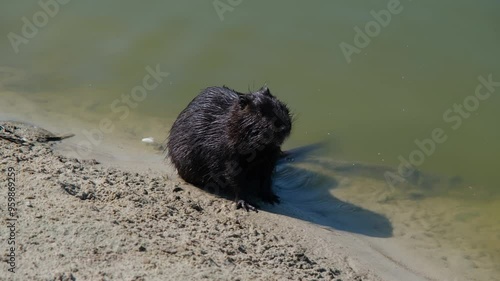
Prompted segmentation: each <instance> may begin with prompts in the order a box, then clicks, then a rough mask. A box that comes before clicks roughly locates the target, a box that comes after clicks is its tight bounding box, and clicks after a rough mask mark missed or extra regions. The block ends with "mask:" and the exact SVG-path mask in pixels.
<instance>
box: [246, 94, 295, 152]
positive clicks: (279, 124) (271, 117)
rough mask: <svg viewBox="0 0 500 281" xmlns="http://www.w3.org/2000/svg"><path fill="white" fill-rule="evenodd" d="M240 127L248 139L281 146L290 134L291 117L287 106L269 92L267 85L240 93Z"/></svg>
mask: <svg viewBox="0 0 500 281" xmlns="http://www.w3.org/2000/svg"><path fill="white" fill-rule="evenodd" d="M238 107H239V115H240V116H243V117H244V118H242V119H241V120H240V122H241V123H240V126H241V127H240V128H241V129H242V130H243V132H242V133H243V134H245V136H246V138H245V139H247V140H248V141H251V142H256V143H259V144H262V145H275V146H281V144H282V143H283V142H284V140H285V139H286V138H287V137H288V136H289V135H290V131H291V129H292V118H291V115H290V111H289V109H288V107H287V106H286V105H285V104H284V103H282V102H281V101H279V100H278V99H277V98H276V97H275V96H273V95H272V94H271V92H270V91H269V89H268V88H267V87H262V88H261V89H260V90H258V91H256V92H253V93H249V94H241V95H240V96H239V101H238Z"/></svg>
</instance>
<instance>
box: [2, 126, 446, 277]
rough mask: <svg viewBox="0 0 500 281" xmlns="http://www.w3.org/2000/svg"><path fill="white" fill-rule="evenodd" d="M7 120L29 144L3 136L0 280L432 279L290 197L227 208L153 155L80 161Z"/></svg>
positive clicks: (427, 270) (62, 145) (427, 271)
mask: <svg viewBox="0 0 500 281" xmlns="http://www.w3.org/2000/svg"><path fill="white" fill-rule="evenodd" d="M0 123H2V122H0ZM3 123H4V122H3ZM4 124H5V123H4ZM6 127H7V128H8V129H9V130H10V131H13V132H15V133H16V134H17V135H19V136H26V137H27V138H28V142H29V144H27V143H24V144H22V143H21V144H20V143H15V142H13V141H12V140H7V139H5V138H0V159H1V160H0V169H1V172H0V173H1V174H0V186H1V195H0V197H1V198H2V202H3V203H2V204H1V205H0V212H1V216H2V221H6V219H7V218H8V217H9V213H8V212H7V207H6V206H7V184H6V183H7V170H8V169H9V167H12V168H14V169H15V173H16V192H15V199H16V202H17V207H18V209H17V221H16V236H15V241H16V249H15V255H16V264H15V266H16V268H15V272H16V273H11V272H9V271H8V269H9V267H10V266H9V264H8V263H7V261H8V257H7V256H6V255H7V254H8V253H9V250H8V246H7V243H6V242H5V241H6V237H8V236H9V232H8V231H9V230H8V229H7V227H5V226H4V227H2V228H1V229H0V237H2V241H3V243H2V245H3V246H2V247H3V249H2V253H5V255H2V256H3V257H2V259H3V261H4V262H3V263H1V266H0V272H1V274H0V279H2V280H356V281H360V280H439V279H440V278H439V277H438V278H436V277H435V276H437V275H436V274H435V273H433V272H432V270H431V268H427V267H426V268H425V269H422V270H420V271H418V270H415V269H413V268H410V267H409V266H408V264H406V265H405V264H402V263H400V262H397V260H395V259H394V257H388V256H386V255H384V254H383V252H382V251H379V250H377V249H375V248H374V247H373V246H372V245H370V244H369V243H367V242H366V241H365V240H364V239H361V238H360V237H359V236H358V235H354V234H351V233H349V232H343V231H337V230H333V229H331V228H329V227H325V226H319V225H317V224H314V223H311V222H308V221H307V220H304V219H296V218H297V217H300V216H298V215H296V214H294V213H293V211H292V210H291V209H290V208H288V207H289V206H290V204H289V203H287V202H284V203H283V204H281V205H280V206H276V207H268V206H264V210H262V211H260V212H259V213H247V212H245V211H242V210H235V209H234V204H233V203H232V202H230V201H228V200H226V199H222V198H218V197H216V196H214V195H211V194H207V193H205V192H203V191H201V190H199V189H197V188H195V187H193V186H190V185H188V184H186V183H184V182H182V180H180V179H179V178H178V177H177V176H176V175H175V172H174V171H173V169H172V167H171V166H169V165H168V163H165V162H163V161H161V159H162V156H161V155H155V156H152V155H154V153H150V155H149V154H148V153H144V151H143V152H142V153H143V159H145V160H144V162H141V163H137V162H123V161H122V162H121V163H119V162H118V161H116V159H118V160H119V159H123V157H121V158H120V157H118V158H117V157H115V156H116V155H114V153H116V151H114V150H112V149H113V147H111V146H104V145H103V146H101V149H102V150H104V151H106V150H108V152H109V151H111V152H109V154H105V153H101V154H95V155H91V156H92V157H90V158H89V159H77V158H74V157H70V156H66V155H64V154H65V153H64V152H65V151H68V150H71V149H68V147H69V148H70V147H71V146H74V145H75V144H74V143H72V140H71V139H68V140H63V141H62V143H59V142H58V143H52V144H50V143H40V142H38V141H36V134H33V132H38V131H39V129H37V128H35V127H29V126H18V128H15V127H14V126H6ZM61 133H63V132H61ZM5 134H7V133H5ZM115 149H116V148H115ZM124 151H130V153H137V155H139V154H140V153H139V152H133V151H132V150H128V149H127V148H122V153H123V152H124ZM66 154H67V153H66ZM106 155H108V156H109V155H113V157H105V156H106ZM92 158H97V159H98V161H99V162H98V161H96V160H93V159H92ZM103 159H104V160H110V159H114V160H115V161H103ZM148 161H150V163H149V164H148ZM100 162H103V163H100ZM124 163H125V164H124ZM294 217H296V218H294ZM381 239H383V238H381ZM422 271H424V272H425V274H424V273H422ZM441 280H444V279H441Z"/></svg>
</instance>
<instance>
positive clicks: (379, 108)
mask: <svg viewBox="0 0 500 281" xmlns="http://www.w3.org/2000/svg"><path fill="white" fill-rule="evenodd" d="M40 3H42V4H40ZM40 3H38V2H36V1H16V2H15V3H14V2H13V1H11V2H9V3H2V4H0V5H1V7H2V8H1V9H0V35H1V37H0V50H1V52H0V98H1V97H2V95H6V92H10V93H16V95H19V97H22V98H25V99H28V100H31V101H34V102H36V104H37V105H39V108H41V109H43V110H44V111H46V112H50V113H53V114H63V115H66V116H68V117H71V118H76V119H79V120H82V121H84V122H87V123H89V124H94V128H97V129H100V130H101V131H105V130H102V128H101V127H102V126H104V127H109V126H106V124H101V121H102V120H103V119H104V118H107V119H106V120H107V121H109V122H110V123H111V124H112V125H113V127H112V128H111V129H109V128H107V129H109V130H107V131H108V132H104V133H103V136H104V138H106V137H107V136H109V135H113V134H119V133H120V132H124V134H125V135H127V136H129V137H130V138H139V139H140V138H142V137H147V136H154V137H155V138H160V139H161V138H164V137H166V134H167V131H168V128H169V126H170V124H171V122H172V121H173V119H174V118H175V117H176V116H177V114H178V113H179V112H180V110H182V109H183V108H184V107H185V106H186V104H187V103H188V102H189V101H190V100H191V99H192V98H193V97H194V96H195V95H196V94H197V93H198V92H199V91H200V89H202V88H204V87H207V86H211V85H227V86H230V87H232V88H235V89H237V90H240V91H247V90H252V89H257V88H259V87H260V86H262V85H263V84H267V85H268V86H269V87H270V89H271V91H272V92H273V93H274V94H275V95H277V96H278V97H279V98H281V99H282V100H283V101H285V102H287V103H288V104H289V106H290V107H291V108H292V109H293V111H294V113H295V116H296V123H295V126H294V128H293V134H292V136H291V138H290V139H289V140H288V142H287V147H288V148H292V147H296V146H300V145H305V144H310V143H314V142H318V141H323V142H325V143H327V145H328V148H329V150H328V151H329V154H328V156H329V157H330V158H331V159H340V160H344V161H347V162H349V161H355V162H358V163H367V164H369V165H372V166H373V167H381V166H382V167H385V166H387V167H391V168H393V169H392V170H388V171H390V173H384V172H383V171H382V172H381V175H382V179H388V180H387V181H388V182H387V181H385V180H384V181H381V182H384V184H379V185H374V186H371V187H370V188H366V189H363V188H361V187H359V186H358V187H352V188H338V189H337V191H332V192H333V193H334V194H335V192H338V194H337V196H339V197H342V199H343V200H346V201H349V202H351V203H353V204H356V205H359V206H362V207H363V208H367V209H371V210H373V211H374V212H379V213H381V214H383V215H385V216H386V217H387V218H388V219H389V220H390V221H391V222H392V224H393V226H394V228H395V229H396V230H397V229H398V226H399V225H405V224H408V225H410V226H411V227H410V226H409V227H408V229H406V230H405V231H403V232H398V231H395V232H394V235H395V236H398V235H400V236H401V237H407V236H408V237H409V238H408V239H410V238H411V236H412V235H417V236H418V235H420V234H422V232H425V233H426V235H427V236H426V237H428V235H432V237H433V240H432V241H434V242H435V243H438V244H439V246H442V247H445V246H446V245H448V244H449V245H448V246H449V248H450V249H453V251H454V253H455V254H454V255H452V256H454V257H457V256H460V257H462V258H464V259H465V262H458V261H457V262H455V261H456V259H453V258H449V257H445V258H443V257H439V258H440V259H441V260H444V261H445V262H446V264H448V265H449V267H450V268H452V269H453V268H461V269H463V268H464V267H466V268H467V270H468V271H469V272H471V274H473V276H476V278H478V279H477V280H495V279H494V278H496V277H495V276H497V275H496V274H494V272H500V268H499V266H498V264H500V234H499V233H500V220H499V216H500V189H499V185H500V178H499V177H498V171H497V170H498V168H499V165H498V160H499V159H500V149H499V148H498V144H499V143H500V130H499V127H498V121H499V119H500V111H499V110H498V108H499V106H500V97H499V95H500V17H499V13H500V2H498V1H496V0H482V1H465V0H460V1H451V0H446V1H411V0H401V1H396V0H387V1H371V2H370V3H367V2H366V1H314V2H309V1H249V0H238V1H236V0H233V1H228V0H220V1H201V2H199V3H198V2H197V3H191V2H189V1H180V0H177V1H160V0H158V1H146V2H140V1H131V0H130V1H79V0H71V1H69V0H59V1H57V0H45V1H41V2H40ZM43 3H45V4H43ZM0 102H1V100H0ZM8 113H9V112H5V113H4V114H8ZM33 121H34V122H36V120H33ZM109 122H108V123H109ZM105 123H106V122H105ZM108 125H109V124H108ZM100 126H101V127H100ZM89 136H90V138H92V134H89ZM90 149H92V148H91V147H90ZM408 163H410V164H413V166H414V167H415V168H417V169H418V170H419V171H421V172H422V173H428V174H432V175H437V176H439V177H443V178H446V179H449V180H448V182H443V181H440V182H439V183H438V184H434V185H425V184H423V185H422V184H421V185H420V188H418V186H417V187H415V190H412V191H411V192H413V193H411V194H413V195H411V196H399V195H401V194H406V195H408V193H409V192H410V191H408V190H402V187H401V185H400V184H399V183H400V182H401V181H402V180H404V179H408V178H411V177H412V175H411V170H409V169H408ZM398 167H399V171H398ZM414 173H416V172H414ZM414 173H413V176H414ZM384 175H385V177H384ZM360 194H364V196H362V195H360ZM381 194H383V195H381ZM398 194H399V195H398ZM414 194H418V195H414ZM375 195H377V196H375ZM375 197H377V200H373V198H375ZM384 198H385V199H384ZM387 198H389V199H390V200H389V199H387ZM398 198H399V199H398ZM384 200H385V201H384ZM405 200H406V201H405ZM388 202H389V203H388ZM395 206H398V208H403V209H404V210H405V211H404V212H400V211H397V210H400V209H397V208H394V207H395ZM401 213H405V214H406V217H404V218H403V217H401V216H398V214H401ZM417 225H418V226H417ZM412 227H413V228H412ZM416 228H419V234H416V233H415V232H411V230H412V229H416ZM408 231H409V232H408ZM419 241H420V240H419ZM421 241H427V240H425V239H423V240H421ZM444 241H448V242H449V241H454V243H445V242H444ZM434 242H433V243H434ZM441 242H443V243H441ZM422 243H424V242H422ZM430 245H431V244H429V243H427V244H425V245H423V246H422V247H423V248H425V247H430V248H432V247H434V246H430ZM432 245H433V244H432ZM439 246H436V247H439ZM448 246H447V247H448ZM422 247H420V248H422ZM416 248H418V247H416ZM475 272H477V274H475ZM498 274H500V273H498ZM498 276H500V275H498ZM453 278H458V279H456V280H462V279H460V278H461V277H460V276H450V280H453ZM488 278H490V279H488ZM464 280H465V279H464Z"/></svg>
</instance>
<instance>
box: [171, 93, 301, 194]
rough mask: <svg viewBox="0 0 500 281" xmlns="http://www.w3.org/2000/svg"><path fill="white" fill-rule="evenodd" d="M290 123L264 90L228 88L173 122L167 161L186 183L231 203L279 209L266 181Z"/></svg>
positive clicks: (204, 95)
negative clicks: (261, 204)
mask: <svg viewBox="0 0 500 281" xmlns="http://www.w3.org/2000/svg"><path fill="white" fill-rule="evenodd" d="M291 127H292V121H291V117H290V113H289V110H288V108H287V107H286V105H285V104H283V103H282V102H280V101H279V100H278V99H276V98H275V97H274V96H273V95H271V93H270V92H269V89H267V87H264V88H262V89H260V90H259V91H256V92H253V93H249V94H242V93H238V92H236V91H234V90H231V89H229V88H227V87H210V88H207V89H205V90H203V91H202V92H201V93H200V94H199V95H198V96H197V97H196V98H194V99H193V101H191V103H190V104H189V105H188V106H187V108H186V109H184V110H183V111H182V112H181V113H180V114H179V116H178V117H177V120H176V121H175V123H174V125H173V126H172V129H171V130H170V135H169V137H168V143H167V149H168V156H169V157H170V159H171V161H172V162H173V164H174V165H175V167H176V168H177V171H178V173H179V175H180V176H181V177H182V178H183V179H184V180H185V181H187V182H189V183H191V184H193V185H195V186H198V187H200V188H203V189H206V190H208V191H210V192H214V193H222V194H232V195H233V196H234V197H235V199H236V201H238V200H247V199H248V198H249V197H257V198H260V199H262V200H263V201H265V202H268V203H278V202H279V199H278V197H277V196H276V195H275V194H274V193H273V191H272V190H271V184H272V181H271V176H272V173H273V171H274V168H275V165H276V162H277V160H278V159H279V158H280V155H281V149H280V146H281V145H282V143H283V141H284V140H285V139H286V138H287V137H288V135H289V134H290V130H291Z"/></svg>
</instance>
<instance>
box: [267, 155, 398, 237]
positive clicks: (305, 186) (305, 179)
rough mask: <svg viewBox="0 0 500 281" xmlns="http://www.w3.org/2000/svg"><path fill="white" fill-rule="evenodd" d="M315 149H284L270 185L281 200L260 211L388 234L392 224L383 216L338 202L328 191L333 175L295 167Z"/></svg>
mask: <svg viewBox="0 0 500 281" xmlns="http://www.w3.org/2000/svg"><path fill="white" fill-rule="evenodd" d="M317 148H318V147H317V146H315V145H312V146H306V147H302V148H298V149H294V150H292V151H290V152H287V153H288V155H287V157H286V158H283V159H282V160H281V161H280V162H279V163H278V165H277V167H276V173H275V175H274V184H273V188H274V190H275V191H276V193H277V195H278V196H279V197H280V198H281V202H282V203H281V204H279V205H276V206H269V205H267V206H265V208H264V210H266V211H269V212H272V213H278V214H282V215H286V216H290V217H294V218H297V219H301V220H306V221H309V222H312V223H315V224H319V225H323V226H326V227H331V228H333V229H337V230H342V231H347V232H351V233H357V234H362V235H367V236H372V237H382V238H385V237H391V236H392V231H393V228H392V224H391V222H390V221H389V220H388V219H387V218H386V217H385V216H383V215H380V214H377V213H375V212H372V211H370V210H367V209H363V208H361V207H359V206H356V205H354V204H351V203H348V202H345V201H342V200H340V199H338V198H336V197H335V196H333V195H332V194H331V193H330V191H331V190H332V189H334V188H336V187H337V186H338V182H337V181H336V179H335V178H334V177H330V176H326V175H324V173H319V172H315V171H313V170H309V169H304V168H301V167H298V165H297V164H300V163H301V162H306V160H305V159H306V158H307V157H308V156H309V154H311V153H312V152H313V151H314V150H316V149H317ZM290 159H293V162H292V161H290Z"/></svg>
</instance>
